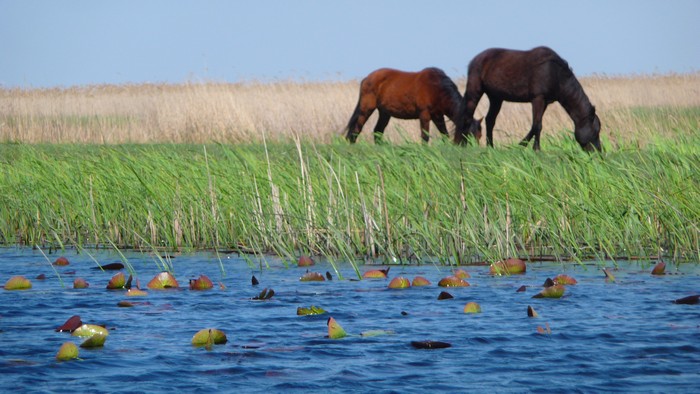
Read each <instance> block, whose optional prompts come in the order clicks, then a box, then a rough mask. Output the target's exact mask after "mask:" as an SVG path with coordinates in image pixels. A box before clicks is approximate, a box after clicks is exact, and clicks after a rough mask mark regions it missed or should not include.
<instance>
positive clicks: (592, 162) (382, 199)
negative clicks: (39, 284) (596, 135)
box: [0, 133, 700, 273]
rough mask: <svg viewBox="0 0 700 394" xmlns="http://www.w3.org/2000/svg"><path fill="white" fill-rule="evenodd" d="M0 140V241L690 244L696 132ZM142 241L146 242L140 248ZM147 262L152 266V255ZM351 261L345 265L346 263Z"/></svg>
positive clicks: (413, 258) (501, 251)
mask: <svg viewBox="0 0 700 394" xmlns="http://www.w3.org/2000/svg"><path fill="white" fill-rule="evenodd" d="M543 142H544V143H545V144H546V145H544V146H543V149H544V150H543V151H542V152H539V153H535V152H533V151H532V150H531V149H528V148H522V147H519V146H510V145H506V146H502V147H500V148H498V149H486V148H483V147H467V148H462V147H456V146H453V145H452V144H451V143H449V142H445V141H437V142H434V143H432V144H431V145H430V146H423V145H421V144H412V143H410V144H387V145H381V146H375V145H373V144H368V143H359V144H357V145H354V146H351V145H348V144H346V143H345V142H344V141H338V142H331V143H329V144H315V143H313V142H308V141H307V142H304V141H299V140H297V141H296V142H293V143H276V142H275V143H270V142H266V143H263V144H240V145H222V144H210V145H183V144H177V145H173V144H142V145H43V144H38V145H28V144H2V145H0V207H2V210H1V211H0V243H2V244H8V245H17V244H19V245H36V246H40V247H42V248H45V247H58V248H60V247H64V246H66V245H78V246H80V247H88V246H104V247H112V246H113V247H116V248H138V249H142V250H145V251H148V252H151V251H153V252H154V253H155V251H158V250H163V249H167V250H190V249H216V250H218V251H239V252H244V253H251V254H254V255H264V254H268V253H272V254H275V255H278V256H280V257H282V258H283V259H284V260H285V261H288V262H293V261H295V258H296V257H297V256H298V255H299V254H301V253H304V254H307V253H308V254H314V255H322V256H326V257H327V258H328V260H329V261H330V262H331V263H332V265H333V267H335V268H336V273H338V270H337V265H336V264H338V263H340V262H350V263H351V264H353V267H355V269H356V270H357V265H356V264H355V263H356V262H361V261H372V262H374V261H381V262H384V263H394V262H397V263H399V262H403V263H426V262H437V263H442V264H466V263H473V262H480V261H484V260H486V261H493V260H497V259H501V258H505V257H509V256H521V257H533V258H537V257H541V256H552V257H555V258H559V259H572V260H581V259H591V258H594V259H607V258H632V257H635V258H637V257H638V258H653V257H657V256H663V257H665V258H670V259H674V260H695V261H697V260H698V258H699V257H700V239H699V238H700V229H699V228H698V227H699V225H700V224H699V223H700V204H698V201H700V177H699V176H698V172H697V168H700V137H699V136H697V134H696V135H692V134H690V133H688V134H684V135H682V136H678V137H677V138H676V139H668V138H662V137H659V138H657V139H653V140H651V141H647V142H646V143H645V146H644V147H643V148H640V147H638V146H635V145H634V144H629V146H628V145H624V144H623V145H621V146H619V147H612V146H610V143H609V141H607V140H606V141H605V143H606V147H607V148H608V149H607V150H606V152H605V153H603V154H602V155H599V154H593V155H589V154H587V153H585V152H582V150H581V149H580V147H578V145H576V144H575V142H572V138H571V137H570V136H568V135H567V136H566V137H549V138H548V139H547V140H545V141H543ZM156 255H157V253H156ZM156 264H160V265H162V266H163V267H164V268H166V269H167V267H168V263H167V262H166V261H159V262H156ZM358 272H359V271H358Z"/></svg>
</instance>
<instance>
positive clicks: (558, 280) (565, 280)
mask: <svg viewBox="0 0 700 394" xmlns="http://www.w3.org/2000/svg"><path fill="white" fill-rule="evenodd" d="M576 283H578V281H576V279H574V278H572V277H570V276H569V275H565V274H559V275H557V276H555V277H554V284H556V285H575V284H576Z"/></svg>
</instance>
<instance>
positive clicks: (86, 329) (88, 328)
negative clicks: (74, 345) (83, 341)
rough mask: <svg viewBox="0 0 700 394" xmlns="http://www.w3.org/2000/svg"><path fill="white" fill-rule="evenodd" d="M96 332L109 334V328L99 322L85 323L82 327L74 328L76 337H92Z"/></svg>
mask: <svg viewBox="0 0 700 394" xmlns="http://www.w3.org/2000/svg"><path fill="white" fill-rule="evenodd" d="M95 334H102V335H105V336H107V335H109V330H107V329H106V328H104V327H102V326H98V325H97V324H83V325H81V326H80V327H78V328H76V329H75V330H73V333H72V334H71V335H73V336H74V337H91V336H93V335H95Z"/></svg>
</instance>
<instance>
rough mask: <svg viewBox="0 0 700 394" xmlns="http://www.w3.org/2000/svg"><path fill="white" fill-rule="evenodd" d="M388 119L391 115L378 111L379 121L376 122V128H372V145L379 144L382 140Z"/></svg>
mask: <svg viewBox="0 0 700 394" xmlns="http://www.w3.org/2000/svg"><path fill="white" fill-rule="evenodd" d="M389 119H391V115H389V114H387V113H386V112H382V111H379V119H378V120H377V124H376V126H374V143H375V144H381V143H382V141H383V139H384V129H386V126H387V125H388V124H389Z"/></svg>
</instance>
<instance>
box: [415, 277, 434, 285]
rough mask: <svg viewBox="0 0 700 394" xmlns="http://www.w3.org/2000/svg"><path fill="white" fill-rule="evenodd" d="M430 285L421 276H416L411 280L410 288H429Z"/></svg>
mask: <svg viewBox="0 0 700 394" xmlns="http://www.w3.org/2000/svg"><path fill="white" fill-rule="evenodd" d="M431 284H432V283H430V281H429V280H428V279H426V278H424V277H422V276H416V277H415V278H413V282H411V286H416V287H420V286H430V285H431Z"/></svg>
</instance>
